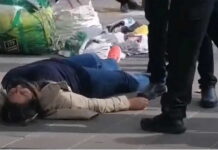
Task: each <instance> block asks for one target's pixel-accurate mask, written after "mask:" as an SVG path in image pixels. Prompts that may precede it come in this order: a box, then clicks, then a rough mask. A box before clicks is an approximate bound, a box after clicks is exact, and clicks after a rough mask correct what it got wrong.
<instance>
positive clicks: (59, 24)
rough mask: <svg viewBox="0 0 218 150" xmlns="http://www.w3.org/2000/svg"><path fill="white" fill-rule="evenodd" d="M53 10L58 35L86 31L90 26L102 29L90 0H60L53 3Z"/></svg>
mask: <svg viewBox="0 0 218 150" xmlns="http://www.w3.org/2000/svg"><path fill="white" fill-rule="evenodd" d="M53 10H54V15H55V21H56V29H57V34H58V35H63V34H71V33H74V32H76V31H87V30H88V28H90V27H92V28H93V27H95V28H96V29H99V31H102V25H101V24H100V21H99V18H98V14H97V12H96V11H95V10H94V8H93V5H92V2H91V0H61V1H59V2H58V3H56V4H55V5H53ZM90 32H91V31H90Z"/></svg>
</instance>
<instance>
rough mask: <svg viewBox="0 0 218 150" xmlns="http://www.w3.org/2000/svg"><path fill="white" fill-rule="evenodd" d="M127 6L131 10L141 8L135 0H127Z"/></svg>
mask: <svg viewBox="0 0 218 150" xmlns="http://www.w3.org/2000/svg"><path fill="white" fill-rule="evenodd" d="M128 7H129V9H132V10H143V7H142V6H140V5H139V4H138V3H137V2H135V1H134V0H129V1H128Z"/></svg>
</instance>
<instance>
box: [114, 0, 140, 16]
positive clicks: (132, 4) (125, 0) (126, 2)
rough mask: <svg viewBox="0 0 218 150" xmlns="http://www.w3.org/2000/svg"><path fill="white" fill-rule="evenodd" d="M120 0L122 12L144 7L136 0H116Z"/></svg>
mask: <svg viewBox="0 0 218 150" xmlns="http://www.w3.org/2000/svg"><path fill="white" fill-rule="evenodd" d="M116 1H118V2H120V11H121V12H124V13H126V12H128V11H129V9H131V10H142V7H141V6H140V5H139V4H138V3H137V2H136V1H135V0H116Z"/></svg>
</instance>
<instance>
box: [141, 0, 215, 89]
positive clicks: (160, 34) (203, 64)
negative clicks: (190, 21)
mask: <svg viewBox="0 0 218 150" xmlns="http://www.w3.org/2000/svg"><path fill="white" fill-rule="evenodd" d="M168 3H169V2H168V0H145V13H146V14H145V15H146V18H147V19H148V20H149V22H150V24H149V36H148V37H149V41H148V42H149V63H148V72H150V73H151V77H150V81H151V82H152V83H164V82H165V76H166V65H165V54H166V32H167V22H168V18H167V16H168ZM217 10H218V7H215V10H214V11H213V16H214V17H213V18H211V24H213V25H216V24H217V23H218V18H217V16H218V14H217ZM214 28H215V26H212V27H211V29H212V30H211V31H214ZM213 33H214V32H213ZM214 36H215V37H214V38H215V39H217V38H218V34H216V35H214ZM198 61H199V65H198V71H199V74H200V77H201V78H200V80H199V83H200V87H201V88H204V87H208V86H215V84H216V82H217V79H216V77H215V76H214V60H213V49H212V44H211V41H210V39H209V37H208V36H206V37H205V38H204V42H203V43H202V47H201V49H200V55H199V58H198Z"/></svg>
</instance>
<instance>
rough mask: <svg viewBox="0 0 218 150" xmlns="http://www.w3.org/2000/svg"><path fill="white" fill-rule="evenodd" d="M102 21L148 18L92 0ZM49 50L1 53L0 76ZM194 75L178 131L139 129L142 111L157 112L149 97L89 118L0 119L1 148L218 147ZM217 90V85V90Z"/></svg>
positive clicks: (139, 63)
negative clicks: (142, 104) (138, 107)
mask: <svg viewBox="0 0 218 150" xmlns="http://www.w3.org/2000/svg"><path fill="white" fill-rule="evenodd" d="M93 2H94V5H95V8H96V10H97V11H99V12H100V13H99V16H100V19H101V22H102V23H103V24H104V25H105V24H108V23H111V22H113V21H116V20H118V19H121V18H124V17H126V16H133V17H134V18H136V20H138V21H141V22H144V23H147V22H146V21H145V19H144V13H143V12H137V11H136V12H130V13H127V14H121V13H120V12H119V5H118V3H116V2H115V1H113V0H93ZM48 57H50V56H39V57H35V56H31V57H30V56H25V57H24V56H0V76H1V77H2V76H3V75H4V74H5V72H6V71H8V70H9V69H11V68H13V67H15V66H18V65H22V64H26V63H29V62H33V61H36V60H41V59H45V58H48ZM147 61H148V59H147V56H146V55H143V56H134V57H130V58H127V59H125V60H123V61H122V62H121V66H122V68H123V69H124V70H126V71H129V72H145V70H146V67H147ZM217 66H218V52H217V49H216V50H215V75H216V76H217V75H218V69H217ZM197 79H198V75H197V74H196V77H195V82H194V86H193V101H192V103H191V104H190V106H189V108H188V119H187V120H186V124H187V127H188V130H187V132H186V133H185V134H182V135H169V134H160V133H150V132H144V131H142V130H141V129H140V126H139V122H140V119H141V118H143V117H153V116H154V115H157V114H159V113H160V104H159V98H158V99H156V100H154V101H152V102H151V106H150V107H149V108H148V109H147V110H145V111H125V112H118V113H111V114H104V115H100V116H99V117H97V118H95V119H93V120H89V121H75V120H68V121H48V120H39V121H36V122H35V123H33V124H30V125H29V126H26V127H17V126H5V125H3V124H2V123H0V148H5V149H14V148H17V149H27V148H34V149H39V148H44V149H46V148H49V149H56V148H61V149H68V148H81V149H86V148H94V149H102V148H111V149H113V148H116V149H132V148H134V149H159V148H160V149H176V148H180V149H192V148H194V149H196V148H199V149H212V148H216V149H217V148H218V114H217V113H218V108H214V109H203V108H200V107H199V99H200V95H199V94H197V93H196V92H195V91H196V90H198V84H197ZM217 92H218V91H217Z"/></svg>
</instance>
